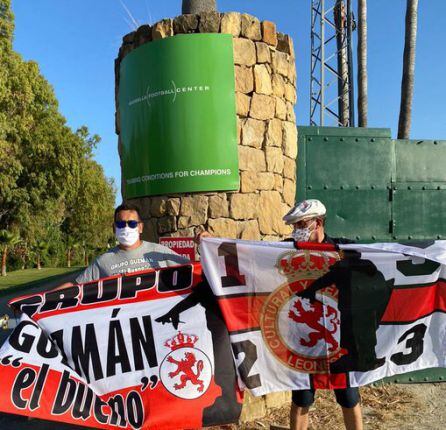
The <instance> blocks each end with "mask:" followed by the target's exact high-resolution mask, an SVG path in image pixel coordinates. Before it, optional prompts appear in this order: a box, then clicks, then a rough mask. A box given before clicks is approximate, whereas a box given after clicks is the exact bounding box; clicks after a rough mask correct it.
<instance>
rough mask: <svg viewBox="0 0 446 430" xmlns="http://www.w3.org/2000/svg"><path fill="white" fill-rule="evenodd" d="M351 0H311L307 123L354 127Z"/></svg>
mask: <svg viewBox="0 0 446 430" xmlns="http://www.w3.org/2000/svg"><path fill="white" fill-rule="evenodd" d="M352 27H353V18H352V12H351V0H311V80H310V125H319V126H324V125H334V126H344V127H354V102H353V99H354V98H353V79H352V77H353V72H352V70H353V64H352V52H351V32H352V29H353V28H352Z"/></svg>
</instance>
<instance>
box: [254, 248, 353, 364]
mask: <svg viewBox="0 0 446 430" xmlns="http://www.w3.org/2000/svg"><path fill="white" fill-rule="evenodd" d="M338 260H339V254H338V253H335V252H316V253H315V252H313V253H310V252H308V251H287V252H285V253H283V254H282V255H280V256H279V258H278V260H277V265H276V267H277V270H278V271H279V273H280V274H282V275H284V276H285V277H286V282H284V283H283V284H281V285H279V286H278V287H277V288H276V289H275V290H274V291H273V292H272V293H271V294H270V295H269V297H268V299H267V300H266V301H265V303H264V305H263V309H262V312H261V318H260V325H261V329H262V336H263V339H264V342H265V344H266V345H267V347H268V349H269V350H270V352H271V353H272V354H273V355H274V357H275V358H276V359H278V360H279V361H281V362H282V363H283V364H285V365H286V366H288V367H290V368H291V369H295V370H299V371H301V372H306V373H326V372H327V371H328V368H329V363H331V362H333V361H336V360H337V359H338V358H340V357H341V356H342V355H345V354H347V351H346V350H345V349H342V348H341V347H340V313H339V309H338V290H337V289H336V288H335V287H334V286H330V287H327V288H324V289H322V290H321V291H320V292H318V293H317V294H316V295H315V298H314V299H309V298H305V297H301V296H299V293H302V292H303V291H305V290H306V289H307V288H308V287H309V286H310V285H311V284H312V282H313V281H314V280H315V279H317V278H319V277H320V276H322V275H324V274H325V273H327V272H328V268H329V267H330V266H331V265H332V264H334V263H335V262H336V261H338Z"/></svg>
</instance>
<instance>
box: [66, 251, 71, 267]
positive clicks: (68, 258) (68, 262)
mask: <svg viewBox="0 0 446 430" xmlns="http://www.w3.org/2000/svg"><path fill="white" fill-rule="evenodd" d="M67 267H71V248H68V249H67Z"/></svg>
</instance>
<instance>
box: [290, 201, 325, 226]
mask: <svg viewBox="0 0 446 430" xmlns="http://www.w3.org/2000/svg"><path fill="white" fill-rule="evenodd" d="M326 213H327V209H326V208H325V206H324V205H323V204H322V202H320V201H319V200H316V199H310V200H304V201H302V202H300V203H298V204H297V205H296V206H294V208H292V209H291V210H290V211H289V212H288V213H287V214H286V215H285V216H284V217H283V220H284V221H285V224H295V223H296V222H299V221H303V220H306V219H311V218H318V217H324V216H325V214H326Z"/></svg>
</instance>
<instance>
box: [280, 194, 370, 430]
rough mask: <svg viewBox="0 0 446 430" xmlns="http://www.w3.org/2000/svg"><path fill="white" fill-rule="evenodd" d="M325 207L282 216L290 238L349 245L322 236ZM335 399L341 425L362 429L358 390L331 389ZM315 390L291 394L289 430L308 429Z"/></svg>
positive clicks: (306, 205)
mask: <svg viewBox="0 0 446 430" xmlns="http://www.w3.org/2000/svg"><path fill="white" fill-rule="evenodd" d="M326 213H327V210H326V208H325V206H324V205H323V204H322V203H321V202H320V201H319V200H315V199H311V200H304V201H302V202H300V203H298V204H297V205H296V206H294V207H293V208H292V209H291V210H290V211H289V212H288V213H287V214H286V215H285V216H284V217H283V220H284V221H285V223H286V224H288V225H292V226H293V232H292V233H291V236H292V239H288V240H294V241H296V242H316V243H330V244H333V245H335V244H339V243H351V241H349V240H347V239H334V238H331V237H329V236H327V235H326V234H325V215H326ZM334 391H335V395H336V400H337V402H338V404H339V405H340V406H341V407H342V414H343V417H344V424H345V428H346V429H347V430H361V429H362V428H363V427H362V413H361V406H360V404H359V402H360V396H359V390H358V388H356V387H355V388H352V387H350V388H346V389H339V390H334ZM314 394H315V390H314V389H307V390H295V391H293V392H292V403H291V413H290V423H291V424H290V428H291V430H306V429H307V428H308V412H309V408H310V406H311V405H312V404H313V402H314Z"/></svg>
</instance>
